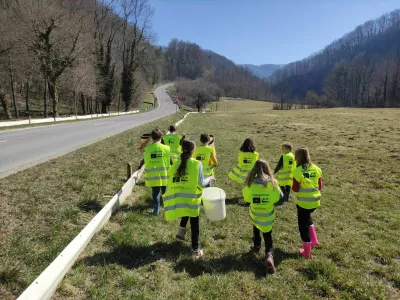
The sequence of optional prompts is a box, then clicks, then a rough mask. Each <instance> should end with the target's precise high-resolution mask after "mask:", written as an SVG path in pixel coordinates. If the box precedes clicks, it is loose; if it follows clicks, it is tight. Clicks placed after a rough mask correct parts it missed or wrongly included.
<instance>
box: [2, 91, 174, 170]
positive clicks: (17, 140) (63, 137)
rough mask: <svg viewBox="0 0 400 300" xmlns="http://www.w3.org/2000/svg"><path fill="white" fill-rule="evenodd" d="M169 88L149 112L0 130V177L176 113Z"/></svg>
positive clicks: (159, 95) (162, 92)
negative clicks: (157, 104)
mask: <svg viewBox="0 0 400 300" xmlns="http://www.w3.org/2000/svg"><path fill="white" fill-rule="evenodd" d="M169 85H171V84H165V85H163V86H161V87H159V88H157V89H156V91H155V94H156V96H157V98H158V102H159V107H158V108H157V109H155V110H152V111H149V112H146V113H140V114H133V115H126V116H119V117H111V118H101V119H96V120H89V121H78V122H73V123H65V124H55V125H49V126H41V127H31V128H24V129H16V130H5V131H0V178H4V177H6V176H8V175H10V174H13V173H15V172H18V171H20V170H23V169H26V168H29V167H31V166H34V165H37V164H39V163H42V162H44V161H46V160H49V159H51V158H55V157H58V156H61V155H64V154H66V153H68V152H71V151H73V150H76V149H78V148H80V147H83V146H86V145H89V144H92V143H95V142H97V141H99V140H101V139H104V138H107V137H109V136H112V135H115V134H118V133H120V132H123V131H125V130H128V129H131V128H134V127H136V126H139V125H142V124H145V123H148V122H151V121H154V120H156V119H159V118H162V117H164V116H167V115H170V114H172V113H174V112H175V111H176V106H175V104H173V103H172V100H171V98H170V97H169V96H168V95H167V93H166V92H165V88H166V87H168V86H169Z"/></svg>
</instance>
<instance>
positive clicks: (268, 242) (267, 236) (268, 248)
mask: <svg viewBox="0 0 400 300" xmlns="http://www.w3.org/2000/svg"><path fill="white" fill-rule="evenodd" d="M263 237H264V242H265V255H267V253H268V252H271V253H272V251H273V249H272V247H273V244H272V230H271V231H268V232H263ZM253 242H254V247H261V231H260V229H258V228H257V227H256V226H253Z"/></svg>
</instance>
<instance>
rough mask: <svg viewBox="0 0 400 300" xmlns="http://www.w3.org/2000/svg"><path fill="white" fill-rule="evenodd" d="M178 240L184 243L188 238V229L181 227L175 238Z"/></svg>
mask: <svg viewBox="0 0 400 300" xmlns="http://www.w3.org/2000/svg"><path fill="white" fill-rule="evenodd" d="M175 237H176V238H177V239H178V240H181V241H184V240H185V237H186V228H184V227H179V229H178V233H177V234H176V236H175Z"/></svg>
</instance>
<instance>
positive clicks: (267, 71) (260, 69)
mask: <svg viewBox="0 0 400 300" xmlns="http://www.w3.org/2000/svg"><path fill="white" fill-rule="evenodd" d="M242 66H243V67H245V68H247V69H249V70H250V71H251V72H252V73H253V74H254V75H256V76H258V77H260V78H268V77H269V76H271V75H272V74H273V73H274V72H275V71H276V70H279V69H281V68H282V67H283V66H284V65H274V64H264V65H259V66H257V65H251V64H245V65H242Z"/></svg>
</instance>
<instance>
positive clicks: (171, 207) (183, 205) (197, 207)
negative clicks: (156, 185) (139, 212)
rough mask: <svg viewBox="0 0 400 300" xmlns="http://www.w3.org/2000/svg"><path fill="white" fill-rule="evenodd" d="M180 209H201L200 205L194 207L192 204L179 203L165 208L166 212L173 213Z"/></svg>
mask: <svg viewBox="0 0 400 300" xmlns="http://www.w3.org/2000/svg"><path fill="white" fill-rule="evenodd" d="M179 208H187V209H199V208H200V205H199V204H198V205H192V204H187V203H179V204H175V205H173V206H167V207H165V208H164V211H171V210H175V209H179Z"/></svg>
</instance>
